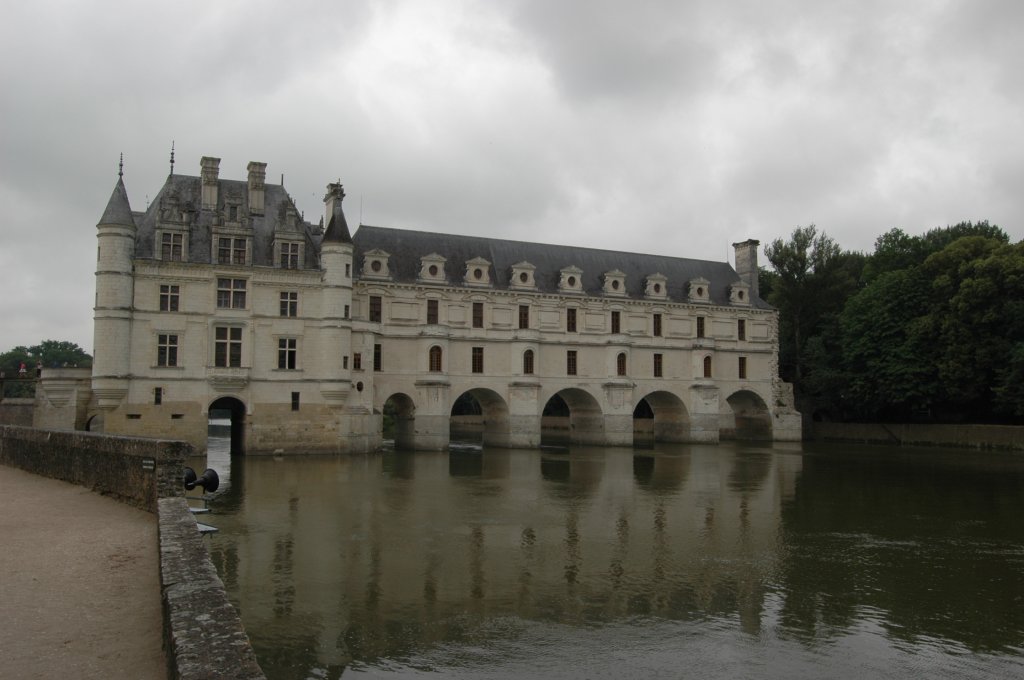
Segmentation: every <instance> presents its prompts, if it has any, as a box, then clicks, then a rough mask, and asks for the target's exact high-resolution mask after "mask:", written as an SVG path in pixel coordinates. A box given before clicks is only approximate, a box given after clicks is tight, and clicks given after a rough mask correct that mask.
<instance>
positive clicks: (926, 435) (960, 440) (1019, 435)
mask: <svg viewBox="0 0 1024 680" xmlns="http://www.w3.org/2000/svg"><path fill="white" fill-rule="evenodd" d="M805 422H806V419H805ZM804 434H805V439H812V440H816V441H850V442H866V443H869V444H895V445H901V446H949V447H955V448H971V449H1010V450H1015V451H1024V427H1016V426H1013V425H920V424H914V423H904V424H896V425H887V424H883V423H810V424H809V427H808V428H807V430H806V431H805V433H804Z"/></svg>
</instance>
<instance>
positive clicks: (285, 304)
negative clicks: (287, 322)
mask: <svg viewBox="0 0 1024 680" xmlns="http://www.w3.org/2000/svg"><path fill="white" fill-rule="evenodd" d="M298 315H299V294H298V293H296V292H292V291H282V292H281V316H298Z"/></svg>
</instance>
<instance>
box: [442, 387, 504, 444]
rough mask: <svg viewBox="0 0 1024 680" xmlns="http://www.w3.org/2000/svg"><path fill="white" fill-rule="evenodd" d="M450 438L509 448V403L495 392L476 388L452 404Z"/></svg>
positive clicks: (465, 392)
mask: <svg viewBox="0 0 1024 680" xmlns="http://www.w3.org/2000/svg"><path fill="white" fill-rule="evenodd" d="M449 414H450V416H451V424H450V430H449V438H450V440H454V441H460V440H461V441H479V442H481V443H483V445H484V446H501V447H507V446H508V445H509V437H510V425H509V423H510V420H509V408H508V402H506V401H505V399H504V398H503V397H502V396H501V395H500V394H498V393H497V392H495V391H494V390H492V389H489V388H486V387H472V388H470V389H468V390H464V391H463V392H461V393H460V394H459V395H458V396H457V397H455V399H453V400H452V405H451V409H450V411H449Z"/></svg>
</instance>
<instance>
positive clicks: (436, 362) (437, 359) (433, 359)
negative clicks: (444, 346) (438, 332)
mask: <svg viewBox="0 0 1024 680" xmlns="http://www.w3.org/2000/svg"><path fill="white" fill-rule="evenodd" d="M441 356H442V354H441V348H440V347H438V346H437V345H434V346H433V347H431V348H430V355H429V358H428V361H427V367H428V369H429V370H430V372H431V373H440V372H441Z"/></svg>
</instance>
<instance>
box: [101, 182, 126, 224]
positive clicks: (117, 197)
mask: <svg viewBox="0 0 1024 680" xmlns="http://www.w3.org/2000/svg"><path fill="white" fill-rule="evenodd" d="M98 224H116V225H122V226H126V227H134V226H135V217H134V215H133V214H132V207H131V206H130V205H129V204H128V192H127V190H125V188H124V180H123V179H122V178H121V177H118V178H117V184H115V185H114V191H113V192H112V193H111V194H110V200H109V201H107V208H106V210H104V211H103V217H101V218H100V221H99V222H98Z"/></svg>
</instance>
